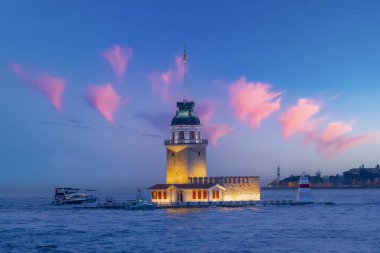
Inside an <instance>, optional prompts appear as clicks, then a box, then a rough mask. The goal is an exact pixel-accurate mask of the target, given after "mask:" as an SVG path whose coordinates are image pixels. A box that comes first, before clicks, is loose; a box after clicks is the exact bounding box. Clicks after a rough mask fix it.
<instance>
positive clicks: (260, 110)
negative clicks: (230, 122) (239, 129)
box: [229, 76, 281, 128]
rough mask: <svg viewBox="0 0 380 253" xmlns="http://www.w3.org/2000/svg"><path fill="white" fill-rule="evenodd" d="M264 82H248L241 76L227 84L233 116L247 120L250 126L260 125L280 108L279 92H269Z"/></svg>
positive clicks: (243, 120)
mask: <svg viewBox="0 0 380 253" xmlns="http://www.w3.org/2000/svg"><path fill="white" fill-rule="evenodd" d="M270 90H271V86H270V85H269V84H266V83H250V82H247V81H246V80H245V77H244V76H243V77H241V78H240V79H239V80H237V81H235V82H233V83H232V84H231V85H230V86H229V95H230V106H231V107H232V108H233V110H234V111H235V117H236V118H237V119H238V120H239V121H241V122H248V125H249V126H250V127H251V128H255V127H257V126H259V125H260V123H261V121H262V120H264V119H266V118H268V117H269V116H270V115H271V114H272V113H273V112H275V111H277V110H279V109H280V102H281V99H280V98H279V96H280V95H281V92H271V91H270Z"/></svg>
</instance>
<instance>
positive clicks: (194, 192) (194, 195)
mask: <svg viewBox="0 0 380 253" xmlns="http://www.w3.org/2000/svg"><path fill="white" fill-rule="evenodd" d="M193 199H197V191H196V190H193Z"/></svg>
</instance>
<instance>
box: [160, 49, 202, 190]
mask: <svg viewBox="0 0 380 253" xmlns="http://www.w3.org/2000/svg"><path fill="white" fill-rule="evenodd" d="M186 62H187V56H186V49H184V55H183V63H184V69H185V64H186ZM194 107H195V103H194V102H193V101H189V100H188V98H187V97H186V79H185V71H184V96H183V100H182V101H181V102H177V112H176V115H175V116H174V118H173V119H172V122H171V124H170V139H169V140H165V146H166V183H167V184H187V183H188V181H189V177H207V169H206V146H207V144H208V141H207V140H206V139H202V127H201V122H200V120H199V118H198V117H197V116H196V114H195V112H194Z"/></svg>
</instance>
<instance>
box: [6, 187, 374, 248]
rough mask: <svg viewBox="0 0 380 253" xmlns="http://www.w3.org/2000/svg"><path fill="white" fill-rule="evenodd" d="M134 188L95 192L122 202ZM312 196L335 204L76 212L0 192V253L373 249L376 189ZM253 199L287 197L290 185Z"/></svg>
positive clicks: (30, 194)
mask: <svg viewBox="0 0 380 253" xmlns="http://www.w3.org/2000/svg"><path fill="white" fill-rule="evenodd" d="M136 191H137V190H136V189H125V190H120V189H118V190H102V191H100V192H99V193H98V194H99V198H100V200H101V201H104V200H105V198H106V196H111V197H113V198H114V199H115V200H116V201H123V200H125V199H130V198H133V197H134V196H135V194H136ZM144 194H146V195H147V194H148V192H145V193H144ZM312 195H313V197H314V200H315V201H316V202H329V201H331V202H334V203H335V205H323V204H316V205H305V206H263V207H247V208H193V209H160V210H154V211H127V210H120V209H119V210H117V209H76V208H72V207H71V206H52V205H50V202H51V200H52V198H53V192H52V191H51V190H33V191H31V190H28V191H25V190H24V191H22V190H1V191H0V252H197V253H198V252H297V253H301V252H380V189H342V190H335V189H328V190H327V189H323V190H319V189H312ZM261 196H262V199H293V200H294V199H295V197H296V190H263V191H262V194H261Z"/></svg>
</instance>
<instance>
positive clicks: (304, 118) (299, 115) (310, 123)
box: [279, 98, 320, 138]
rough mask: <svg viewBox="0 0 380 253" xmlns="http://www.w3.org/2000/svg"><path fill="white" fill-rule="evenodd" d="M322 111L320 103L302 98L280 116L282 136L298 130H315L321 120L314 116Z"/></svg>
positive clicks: (286, 136) (287, 135)
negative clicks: (315, 118) (314, 118)
mask: <svg viewBox="0 0 380 253" xmlns="http://www.w3.org/2000/svg"><path fill="white" fill-rule="evenodd" d="M319 111H320V105H319V104H318V103H317V102H316V101H313V100H310V99H306V98H301V99H299V100H298V103H297V105H294V106H291V107H290V108H288V109H287V110H286V111H285V112H284V113H283V114H282V115H281V116H280V118H279V121H280V124H281V126H282V136H283V137H284V138H288V137H290V136H291V135H293V134H295V133H297V132H307V131H311V130H314V129H315V128H316V125H317V124H318V121H319V120H312V117H313V116H314V115H316V114H317V113H318V112H319Z"/></svg>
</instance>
